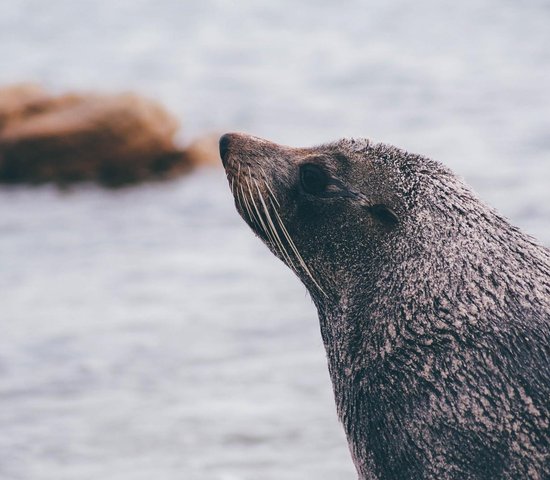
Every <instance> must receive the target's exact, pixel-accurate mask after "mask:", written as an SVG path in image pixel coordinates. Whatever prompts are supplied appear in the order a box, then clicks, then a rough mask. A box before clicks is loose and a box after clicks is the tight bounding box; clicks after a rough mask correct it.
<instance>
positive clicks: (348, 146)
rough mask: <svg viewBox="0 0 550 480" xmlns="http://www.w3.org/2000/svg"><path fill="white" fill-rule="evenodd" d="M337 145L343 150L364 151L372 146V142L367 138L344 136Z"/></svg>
mask: <svg viewBox="0 0 550 480" xmlns="http://www.w3.org/2000/svg"><path fill="white" fill-rule="evenodd" d="M336 145H337V146H338V148H340V149H342V150H347V151H350V152H362V151H364V150H366V149H368V148H369V147H370V145H371V142H370V141H369V139H367V138H342V139H340V140H338V141H337V142H336Z"/></svg>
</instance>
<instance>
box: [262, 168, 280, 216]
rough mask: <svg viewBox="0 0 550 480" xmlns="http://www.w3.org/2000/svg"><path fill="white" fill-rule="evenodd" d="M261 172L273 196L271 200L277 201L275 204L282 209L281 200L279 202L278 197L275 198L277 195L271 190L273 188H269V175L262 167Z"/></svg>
mask: <svg viewBox="0 0 550 480" xmlns="http://www.w3.org/2000/svg"><path fill="white" fill-rule="evenodd" d="M260 171H261V172H262V175H263V177H264V184H265V186H266V188H267V189H268V190H269V193H270V194H271V198H273V200H275V203H276V204H277V206H278V207H279V208H280V207H281V204H280V203H279V200H277V197H276V196H275V194H274V193H273V190H271V187H270V186H269V181H268V179H267V174H266V173H265V170H264V169H263V168H262V167H260Z"/></svg>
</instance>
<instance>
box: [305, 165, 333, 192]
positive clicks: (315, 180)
mask: <svg viewBox="0 0 550 480" xmlns="http://www.w3.org/2000/svg"><path fill="white" fill-rule="evenodd" d="M300 184H301V185H302V188H303V189H304V191H305V192H306V193H309V194H311V195H319V194H320V193H323V192H324V191H325V190H326V188H327V186H328V175H327V174H326V172H325V171H324V170H323V169H322V168H321V167H320V166H318V165H314V164H312V163H306V164H304V165H302V166H301V167H300Z"/></svg>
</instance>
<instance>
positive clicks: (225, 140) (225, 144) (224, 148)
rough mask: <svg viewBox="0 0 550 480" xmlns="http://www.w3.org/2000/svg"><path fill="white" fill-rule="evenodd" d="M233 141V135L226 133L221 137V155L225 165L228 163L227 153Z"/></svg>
mask: <svg viewBox="0 0 550 480" xmlns="http://www.w3.org/2000/svg"><path fill="white" fill-rule="evenodd" d="M230 143H231V135H230V134H228V133H226V134H225V135H222V137H221V138H220V157H221V159H222V163H223V166H224V167H225V165H226V163H227V154H228V153H229V144H230Z"/></svg>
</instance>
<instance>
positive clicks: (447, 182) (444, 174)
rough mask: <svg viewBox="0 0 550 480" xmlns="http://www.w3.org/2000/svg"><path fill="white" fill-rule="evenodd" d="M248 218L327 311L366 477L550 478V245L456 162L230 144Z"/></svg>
mask: <svg viewBox="0 0 550 480" xmlns="http://www.w3.org/2000/svg"><path fill="white" fill-rule="evenodd" d="M220 156H221V157H222V161H223V164H224V166H225V169H226V173H227V177H228V180H229V183H230V186H231V190H232V192H233V195H234V198H235V204H236V207H237V210H238V212H239V214H240V215H241V216H242V218H243V219H244V220H245V222H246V223H247V224H248V225H249V226H250V227H251V228H252V230H253V231H254V232H255V233H256V235H257V236H259V237H260V239H261V240H262V241H263V242H264V243H265V244H266V245H267V246H268V247H269V249H270V250H271V251H272V252H273V253H274V254H275V255H276V256H277V257H278V258H280V259H281V260H282V261H283V262H284V263H285V264H286V265H288V266H289V267H290V268H291V269H292V270H293V271H294V272H295V273H296V274H297V275H298V277H299V278H300V279H301V280H302V282H303V283H304V284H305V286H306V287H307V289H308V290H309V292H310V295H311V297H312V299H313V301H314V303H315V305H316V307H317V310H318V314H319V321H320V328H321V334H322V338H323V342H324V345H325V349H326V353H327V361H328V367H329V372H330V377H331V380H332V384H333V390H334V396H335V400H336V406H337V412H338V416H339V418H340V421H341V423H342V424H343V427H344V429H345V433H346V435H347V439H348V443H349V447H350V451H351V454H352V457H353V461H354V463H355V466H356V468H357V471H358V474H359V478H360V479H420V478H422V479H428V478H429V479H497V478H499V479H500V478H505V479H519V478H522V479H523V478H531V479H544V478H550V457H549V455H550V426H549V422H550V416H549V411H550V366H549V358H550V252H549V250H548V249H546V248H545V247H543V246H541V245H539V244H538V243H537V242H536V241H535V240H534V239H532V238H531V237H529V236H528V235H525V234H524V233H522V232H521V231H520V230H519V229H518V228H516V227H514V226H512V225H511V224H510V223H509V222H508V221H507V220H505V219H504V218H503V217H501V216H500V215H499V214H498V213H497V212H496V211H495V210H493V209H492V208H490V207H489V206H487V205H485V204H484V203H483V202H482V201H480V200H479V198H478V197H477V196H476V194H475V193H474V192H473V191H472V190H471V189H470V188H469V187H468V186H467V185H466V184H465V183H464V182H463V181H462V180H461V179H459V178H458V177H457V176H456V175H455V174H453V172H451V171H450V170H449V169H448V168H446V167H444V166H443V165H442V164H440V163H438V162H436V161H434V160H430V159H428V158H424V157H422V156H419V155H414V154H410V153H407V152H405V151H403V150H400V149H398V148H395V147H392V146H388V145H384V144H375V143H372V142H370V141H369V140H365V139H360V140H354V139H344V140H340V141H337V142H334V143H330V144H327V145H322V146H318V147H315V148H291V147H286V146H281V145H277V144H274V143H271V142H269V141H266V140H263V139H260V138H256V137H252V136H249V135H244V134H235V133H232V134H226V135H224V136H223V137H222V138H221V139H220Z"/></svg>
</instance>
